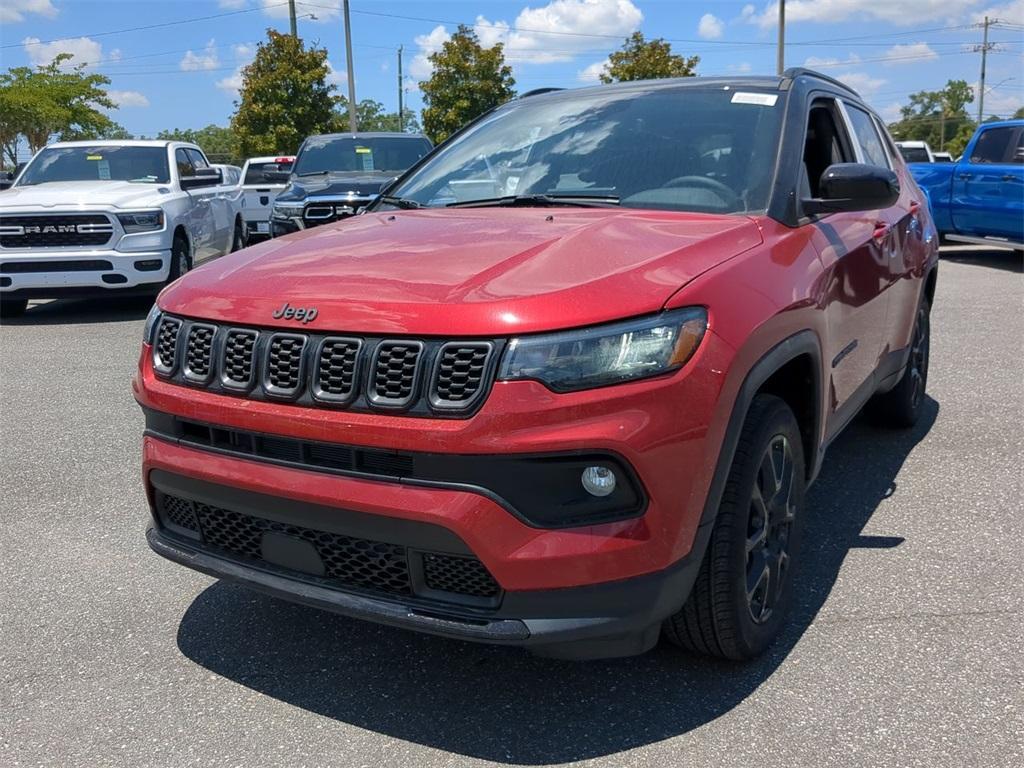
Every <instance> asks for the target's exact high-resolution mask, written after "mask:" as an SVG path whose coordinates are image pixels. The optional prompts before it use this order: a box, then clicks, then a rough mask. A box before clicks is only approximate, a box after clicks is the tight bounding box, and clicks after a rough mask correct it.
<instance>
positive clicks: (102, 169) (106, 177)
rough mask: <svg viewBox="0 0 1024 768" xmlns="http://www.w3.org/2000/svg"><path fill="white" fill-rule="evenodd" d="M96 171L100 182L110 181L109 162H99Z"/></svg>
mask: <svg viewBox="0 0 1024 768" xmlns="http://www.w3.org/2000/svg"><path fill="white" fill-rule="evenodd" d="M96 170H98V171H99V174H100V181H110V161H109V160H100V161H99V163H97V165H96Z"/></svg>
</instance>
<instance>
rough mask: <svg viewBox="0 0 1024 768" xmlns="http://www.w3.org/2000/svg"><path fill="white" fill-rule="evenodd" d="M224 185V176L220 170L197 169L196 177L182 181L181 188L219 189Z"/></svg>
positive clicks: (187, 177)
mask: <svg viewBox="0 0 1024 768" xmlns="http://www.w3.org/2000/svg"><path fill="white" fill-rule="evenodd" d="M223 183H224V175H223V174H222V173H221V171H220V169H219V168H196V175H195V176H186V177H185V178H183V179H181V188H182V189H197V188H199V187H217V186H220V185H221V184H223Z"/></svg>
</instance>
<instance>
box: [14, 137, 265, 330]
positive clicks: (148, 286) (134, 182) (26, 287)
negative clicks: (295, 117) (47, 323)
mask: <svg viewBox="0 0 1024 768" xmlns="http://www.w3.org/2000/svg"><path fill="white" fill-rule="evenodd" d="M244 244H245V225H244V223H243V218H242V213H241V196H240V195H238V191H237V187H235V188H234V190H232V189H230V188H229V187H225V186H224V184H223V180H222V177H221V171H219V170H217V169H214V168H211V167H210V163H209V162H208V161H207V159H206V155H204V154H203V152H202V150H201V149H199V147H197V146H196V145H194V144H187V143H182V142H177V141H75V142H59V143H56V144H51V145H49V146H47V147H45V148H44V149H41V150H40V151H39V152H38V153H37V154H36V155H35V157H33V158H32V160H31V161H30V162H29V164H28V166H26V168H25V169H24V171H22V173H21V175H20V176H19V177H18V179H17V181H16V182H15V184H14V186H13V187H12V188H11V189H9V190H7V191H6V192H3V193H2V194H0V315H3V316H6V317H11V316H14V315H19V314H21V313H22V312H24V311H25V307H26V305H27V302H28V300H29V299H36V298H60V297H65V296H89V295H92V296H95V295H101V296H109V295H112V294H114V293H117V294H124V293H156V292H157V291H158V290H159V289H160V288H161V287H162V286H163V285H165V284H166V283H168V282H170V281H172V280H175V279H176V278H178V277H179V276H180V275H181V274H183V273H184V272H187V271H188V270H189V269H191V268H192V267H193V266H194V265H196V264H199V263H201V262H203V261H205V260H207V259H211V258H215V257H217V256H221V255H223V254H225V253H227V252H229V251H233V250H237V249H239V248H241V247H243V246H244Z"/></svg>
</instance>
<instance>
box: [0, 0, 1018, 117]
mask: <svg viewBox="0 0 1024 768" xmlns="http://www.w3.org/2000/svg"><path fill="white" fill-rule="evenodd" d="M296 5H297V14H298V16H299V21H298V27H299V34H300V36H301V37H303V38H304V39H305V40H306V41H307V42H313V43H316V44H318V45H320V46H322V47H325V48H326V49H327V51H328V57H329V62H330V65H331V75H330V78H329V79H330V80H331V82H333V83H335V84H336V85H337V86H338V88H339V91H338V92H339V93H346V90H345V89H346V88H347V73H346V66H345V60H346V57H345V42H344V41H345V38H344V32H343V26H342V19H341V11H340V7H341V0H310V2H303V1H302V0H297V2H296ZM350 5H351V18H352V42H353V46H352V49H353V56H354V65H353V69H354V71H355V84H356V98H357V99H358V100H361V99H365V98H371V99H375V100H377V101H380V102H381V103H382V104H383V105H384V106H385V108H386V109H387V111H395V110H396V109H397V103H398V90H399V80H398V48H399V46H401V47H402V49H403V61H404V76H405V77H404V83H403V88H404V90H405V98H406V106H407V108H412V109H415V110H417V111H418V110H419V109H420V107H421V106H422V102H421V99H420V94H419V88H418V85H417V83H418V82H419V81H420V80H422V79H424V78H426V77H428V76H429V74H430V63H429V61H428V60H427V56H428V55H429V54H430V53H431V52H433V51H436V50H438V49H439V47H440V46H441V45H442V44H443V42H444V41H445V39H447V36H448V35H449V34H450V33H451V32H452V31H454V29H455V28H456V26H457V25H458V24H459V23H464V24H467V25H470V26H473V27H474V28H475V30H476V32H477V34H478V35H479V36H480V38H481V41H482V42H483V43H484V44H486V45H491V44H493V43H495V42H502V43H504V44H505V50H506V59H507V61H508V63H510V64H511V65H512V68H513V73H514V76H515V79H516V88H517V89H518V90H519V91H520V92H523V91H526V90H529V89H532V88H540V87H545V86H560V87H567V88H572V87H580V86H583V85H587V84H592V83H595V82H597V78H598V75H599V73H600V71H601V68H602V67H603V65H604V62H605V61H606V58H607V55H608V53H609V52H610V51H612V50H614V49H616V48H618V47H619V46H620V45H621V44H622V42H623V40H624V39H625V38H626V37H627V36H628V35H629V34H631V33H632V32H634V31H636V30H639V31H641V32H643V33H644V35H645V36H646V37H648V38H652V37H661V38H665V39H666V40H668V41H669V42H671V44H672V48H673V51H674V52H676V53H679V54H685V55H687V56H690V55H699V56H700V63H699V65H698V67H697V72H698V74H701V75H727V74H742V73H751V74H773V73H774V71H775V56H776V36H777V18H778V5H777V3H776V2H766V0H758V2H753V3H751V2H711V1H710V0H696V1H694V2H690V1H689V0H687V1H686V2H684V1H683V0H527V2H524V1H523V0H518V1H512V0H351V3H350ZM986 15H987V16H989V17H990V18H991V19H995V20H998V21H999V23H998V24H996V25H994V26H993V27H991V28H990V35H989V40H990V42H991V43H993V44H994V45H993V47H992V49H991V50H990V53H989V57H988V72H987V84H986V88H987V91H988V92H987V93H986V96H985V113H986V115H990V114H995V115H999V116H1008V115H1010V114H1012V113H1013V111H1014V110H1016V109H1017V108H1018V107H1020V106H1021V105H1024V0H1005V1H1003V2H1000V0H995V2H993V0H882V1H879V0H788V2H787V3H786V49H785V50H786V65H787V66H798V65H804V66H809V67H814V68H816V69H819V70H820V71H822V72H825V73H827V74H829V75H832V76H834V77H837V78H839V79H840V80H843V81H844V82H846V83H847V84H849V85H851V86H853V87H854V88H856V89H857V90H858V91H859V92H860V93H861V95H862V96H864V97H865V98H866V99H867V100H868V101H869V102H870V103H871V104H872V105H873V106H874V107H875V108H876V109H877V110H878V111H879V112H880V113H881V115H882V116H883V117H884V118H885V119H887V120H893V119H895V118H896V117H897V116H898V113H899V107H900V105H902V104H904V103H906V99H907V95H908V94H909V93H913V92H915V91H920V90H935V89H938V88H940V87H942V86H943V85H944V84H945V82H946V81H947V80H949V79H963V80H966V81H967V82H968V83H971V84H972V85H976V84H977V82H978V78H979V72H980V67H981V55H980V53H978V52H977V49H978V48H979V47H980V45H981V40H982V30H981V27H980V22H981V20H982V19H983V18H984V17H985V16H986ZM268 27H271V28H275V29H278V30H282V31H287V29H288V3H287V0H107V1H106V2H95V1H94V0H0V68H3V69H6V68H7V67H12V66H20V65H26V64H40V63H46V62H48V61H50V60H52V58H53V57H54V56H55V55H57V54H58V53H61V52H68V53H72V54H74V59H73V60H72V61H73V62H76V63H86V64H88V66H89V68H90V69H91V70H94V71H97V72H101V73H103V74H104V75H106V76H107V77H109V78H110V80H111V85H110V86H109V89H110V95H111V97H112V99H113V100H114V101H115V102H117V103H118V105H119V107H118V109H116V110H115V111H114V112H113V113H112V117H113V118H114V119H115V120H116V121H117V122H119V123H121V124H122V125H123V126H124V127H125V128H127V129H128V130H129V131H130V132H132V133H134V134H137V135H147V136H151V135H154V134H155V133H157V132H158V131H160V130H162V129H165V128H201V127H203V126H205V125H209V124H210V123H214V124H218V125H226V124H227V122H228V120H229V119H230V116H231V114H232V112H233V111H234V101H235V99H237V97H238V87H239V84H240V80H241V78H240V71H241V67H242V66H244V65H245V64H246V63H247V62H248V61H250V60H251V58H252V56H253V53H254V51H255V47H256V44H257V43H258V42H259V41H260V40H261V39H263V38H265V34H266V32H265V31H266V29H267V28H268ZM975 107H976V105H975Z"/></svg>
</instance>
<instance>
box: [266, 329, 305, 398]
mask: <svg viewBox="0 0 1024 768" xmlns="http://www.w3.org/2000/svg"><path fill="white" fill-rule="evenodd" d="M305 349H306V337H305V336H297V335H294V334H288V333H276V334H274V335H273V336H271V337H270V344H269V345H268V350H267V363H266V373H265V375H264V379H263V386H264V389H266V390H267V393H268V394H270V395H276V396H278V397H289V398H291V397H295V396H296V395H298V393H299V390H300V389H301V387H302V374H303V368H304V366H303V356H302V353H303V352H304V351H305Z"/></svg>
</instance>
